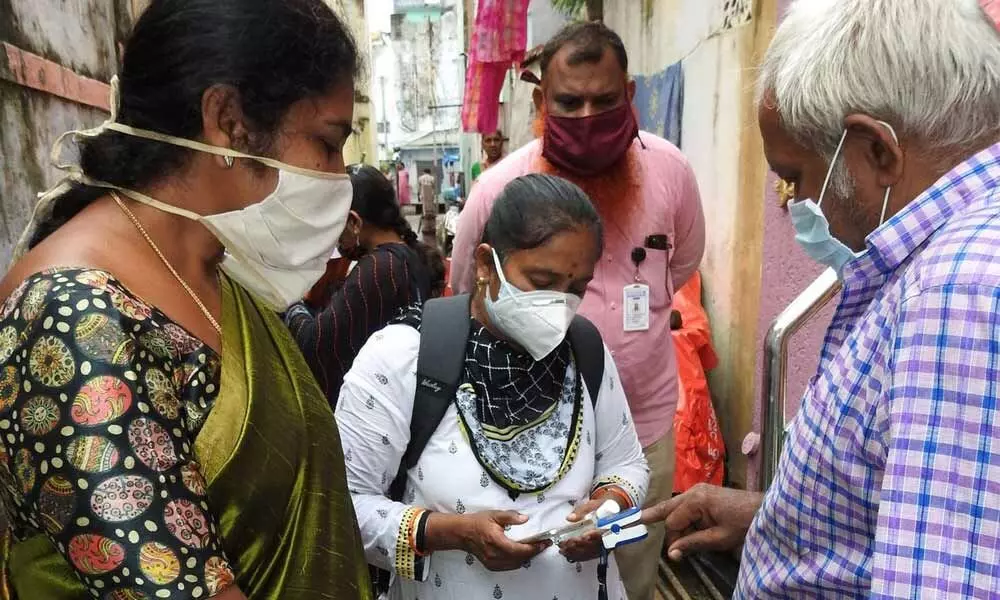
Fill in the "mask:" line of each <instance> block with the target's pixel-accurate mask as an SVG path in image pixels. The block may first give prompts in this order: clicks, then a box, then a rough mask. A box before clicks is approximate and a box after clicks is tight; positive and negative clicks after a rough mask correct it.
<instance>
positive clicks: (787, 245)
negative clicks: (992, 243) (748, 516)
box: [747, 0, 836, 489]
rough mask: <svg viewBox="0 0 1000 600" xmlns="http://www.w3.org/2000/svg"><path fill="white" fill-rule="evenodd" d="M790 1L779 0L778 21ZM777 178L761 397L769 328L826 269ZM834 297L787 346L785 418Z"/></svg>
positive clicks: (763, 316)
mask: <svg viewBox="0 0 1000 600" xmlns="http://www.w3.org/2000/svg"><path fill="white" fill-rule="evenodd" d="M789 4H791V0H778V11H779V20H780V18H781V17H780V15H782V14H784V11H785V10H786V9H787V7H788V5H789ZM774 183H775V177H774V175H773V174H772V175H770V176H769V178H768V184H767V185H768V187H767V194H766V202H767V205H766V206H765V208H764V252H763V258H762V265H763V266H762V269H761V271H762V273H761V276H762V278H763V282H762V284H763V285H762V286H761V290H762V291H761V299H760V313H759V316H758V323H757V345H756V352H757V374H758V375H757V377H756V378H755V380H754V389H756V390H757V397H758V398H759V397H760V385H761V381H760V379H761V378H760V372H761V366H762V365H761V363H762V355H763V348H764V337H765V336H766V335H767V330H768V327H770V325H771V321H773V320H774V318H775V317H776V316H778V313H780V312H781V311H782V310H783V309H784V308H785V307H786V306H788V304H789V303H790V302H791V301H792V300H793V299H794V298H795V297H796V296H798V295H799V294H800V293H801V292H802V291H803V290H804V289H806V287H807V286H808V285H809V284H810V283H811V282H812V281H813V280H814V279H815V278H816V277H818V276H819V274H820V273H821V272H822V271H823V267H821V266H820V265H818V264H816V263H815V262H813V261H812V260H811V259H810V258H809V257H808V256H806V254H805V253H804V252H803V251H802V249H801V248H799V245H798V244H797V243H796V242H795V232H794V230H793V229H792V224H791V221H790V220H789V218H788V211H787V210H786V209H784V208H782V207H780V206H779V205H778V194H777V192H776V191H775V189H774ZM835 308H836V301H834V302H831V303H830V304H829V305H828V306H827V307H826V308H825V309H824V310H823V312H821V313H820V314H819V315H817V316H816V317H814V318H813V319H812V320H811V321H810V322H809V323H807V324H806V325H805V326H804V327H803V328H802V329H801V330H800V331H799V332H798V333H797V334H796V335H795V336H794V337H793V338H792V339H791V343H790V346H789V362H788V403H787V404H786V407H785V408H786V413H785V417H786V419H787V418H790V417H791V416H792V415H794V414H795V411H797V410H798V407H799V400H800V398H801V396H802V393H803V392H804V391H805V388H806V385H807V384H808V382H809V378H810V377H812V376H813V374H814V373H815V372H816V365H817V364H818V362H819V352H820V349H821V347H822V345H823V335H824V333H825V332H826V328H827V326H828V325H829V324H830V320H831V319H832V318H833V311H834V309H835ZM763 415H764V405H763V403H761V404H760V405H759V406H758V407H757V412H756V414H755V416H754V427H753V430H754V431H756V432H758V433H761V431H762V429H761V423H762V421H763ZM759 469H760V455H759V453H758V454H757V455H755V456H752V457H751V458H750V460H749V462H748V464H747V487H748V488H749V489H756V487H757V483H758V479H759Z"/></svg>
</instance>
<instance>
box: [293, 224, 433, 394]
mask: <svg viewBox="0 0 1000 600" xmlns="http://www.w3.org/2000/svg"><path fill="white" fill-rule="evenodd" d="M429 296H430V276H429V274H428V272H427V267H426V266H425V265H424V263H423V261H422V260H421V259H420V257H419V256H418V255H417V252H416V251H415V250H414V249H412V248H410V247H409V246H407V245H406V244H402V243H398V244H383V245H381V246H378V247H376V248H375V250H373V251H372V252H371V254H368V255H366V256H364V257H363V258H362V259H361V260H359V261H358V264H357V265H356V266H355V268H354V269H353V270H352V271H351V272H350V273H349V274H348V276H347V279H346V280H345V281H344V284H343V286H341V288H340V289H339V290H337V291H336V292H335V293H334V294H333V296H332V297H331V298H330V302H329V304H328V305H327V306H326V308H324V309H323V311H322V312H320V313H319V314H318V315H313V314H312V313H311V312H310V311H309V309H308V308H306V307H305V305H303V304H296V305H295V306H293V307H292V308H290V309H289V311H288V313H287V314H286V315H285V323H286V324H287V325H288V327H289V329H291V331H292V335H293V336H294V337H295V341H296V342H297V343H298V345H299V348H301V349H302V354H303V355H305V358H306V362H307V363H309V367H310V368H311V369H312V371H313V374H314V375H315V376H316V380H317V381H319V384H320V387H322V388H323V392H324V393H325V394H326V397H327V400H329V401H330V406H332V407H336V404H337V397H338V396H339V394H340V386H341V384H342V383H343V381H344V374H346V373H347V371H349V370H350V368H351V365H352V364H353V363H354V357H355V356H357V354H358V352H359V351H360V350H361V347H362V346H364V344H365V342H366V341H368V337H369V336H370V335H372V334H373V333H375V332H376V331H378V330H379V329H382V328H383V327H385V326H386V325H388V324H389V322H390V321H392V320H393V319H395V318H397V317H399V316H400V315H402V314H403V312H404V311H405V310H406V309H407V308H410V307H412V306H421V305H423V303H424V301H426V300H427V298H428V297H429Z"/></svg>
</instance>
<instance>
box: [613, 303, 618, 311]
mask: <svg viewBox="0 0 1000 600" xmlns="http://www.w3.org/2000/svg"><path fill="white" fill-rule="evenodd" d="M616 306H618V305H617V304H615V303H614V302H612V303H611V310H614V309H615V307H616Z"/></svg>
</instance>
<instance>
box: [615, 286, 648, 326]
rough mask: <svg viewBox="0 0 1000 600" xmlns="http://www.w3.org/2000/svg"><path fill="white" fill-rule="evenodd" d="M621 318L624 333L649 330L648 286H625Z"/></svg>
mask: <svg viewBox="0 0 1000 600" xmlns="http://www.w3.org/2000/svg"><path fill="white" fill-rule="evenodd" d="M622 307H623V310H622V318H623V321H624V322H623V326H624V328H625V331H648V330H649V286H648V285H646V284H645V283H633V284H631V285H626V286H625V289H624V294H623V298H622Z"/></svg>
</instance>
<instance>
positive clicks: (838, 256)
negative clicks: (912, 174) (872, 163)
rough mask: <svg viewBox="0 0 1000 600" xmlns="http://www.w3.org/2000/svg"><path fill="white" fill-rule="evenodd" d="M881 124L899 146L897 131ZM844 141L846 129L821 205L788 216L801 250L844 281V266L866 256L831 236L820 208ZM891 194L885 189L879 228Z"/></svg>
mask: <svg viewBox="0 0 1000 600" xmlns="http://www.w3.org/2000/svg"><path fill="white" fill-rule="evenodd" d="M879 123H880V124H882V125H884V126H885V127H886V128H887V129H888V130H889V133H891V134H892V138H893V139H894V140H896V143H897V144H898V143H899V138H898V137H896V131H895V130H894V129H893V128H892V125H889V124H888V123H885V122H883V121H879ZM845 140H847V130H846V129H845V130H844V134H843V135H841V136H840V143H839V144H837V151H836V152H835V153H834V154H833V160H831V161H830V169H829V170H828V171H827V172H826V179H825V180H824V181H823V189H822V190H820V193H819V201H817V202H813V200H812V199H808V198H807V199H805V200H801V201H799V202H792V203H790V204H789V205H788V214H789V216H790V217H791V218H792V227H794V228H795V241H797V242H798V243H799V245H800V246H802V249H803V250H805V252H806V254H808V255H809V257H810V258H812V259H813V260H815V261H816V262H818V263H820V264H822V265H826V266H828V267H831V268H833V270H835V271H836V272H837V276H838V277H840V278H841V279H843V275H844V265H845V264H847V263H848V261H850V260H852V259H854V258H857V257H858V256H860V255H861V254H863V252H861V253H858V252H855V251H854V250H852V249H851V248H850V247H849V246H848V245H847V244H845V243H844V242H842V241H840V240H838V239H837V238H835V237H833V234H831V233H830V222H829V221H827V219H826V215H824V214H823V210H822V209H821V208H820V207H821V206H822V205H823V198H824V196H825V195H826V190H827V187H829V185H830V178H831V177H832V176H833V170H834V168H835V167H836V165H837V159H838V158H840V153H841V151H842V150H843V149H844V141H845ZM891 192H892V187H891V186H890V187H887V188H886V189H885V198H884V199H883V200H882V216H881V218H880V219H879V226H880V227H881V225H882V223H884V222H885V211H886V209H887V208H888V206H889V194H890V193H891Z"/></svg>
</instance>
